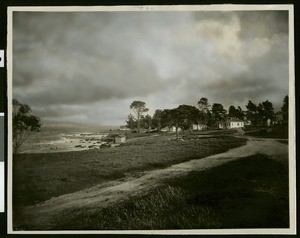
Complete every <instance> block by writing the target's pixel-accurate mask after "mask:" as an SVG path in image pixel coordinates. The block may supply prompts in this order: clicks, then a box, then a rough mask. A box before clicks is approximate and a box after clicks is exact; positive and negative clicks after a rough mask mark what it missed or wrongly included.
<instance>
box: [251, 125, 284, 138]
mask: <svg viewBox="0 0 300 238" xmlns="http://www.w3.org/2000/svg"><path fill="white" fill-rule="evenodd" d="M252 130H254V131H249V132H246V133H245V135H248V136H254V137H260V138H278V139H288V137H289V129H288V125H275V126H272V127H256V128H255V127H252Z"/></svg>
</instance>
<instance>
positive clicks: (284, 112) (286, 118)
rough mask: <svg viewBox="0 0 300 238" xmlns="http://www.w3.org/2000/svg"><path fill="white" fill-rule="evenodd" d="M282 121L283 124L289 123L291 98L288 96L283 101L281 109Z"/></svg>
mask: <svg viewBox="0 0 300 238" xmlns="http://www.w3.org/2000/svg"><path fill="white" fill-rule="evenodd" d="M281 111H282V120H283V123H288V121H289V96H288V95H286V96H285V97H284V99H283V105H282V107H281Z"/></svg>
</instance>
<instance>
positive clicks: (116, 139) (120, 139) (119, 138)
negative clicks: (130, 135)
mask: <svg viewBox="0 0 300 238" xmlns="http://www.w3.org/2000/svg"><path fill="white" fill-rule="evenodd" d="M125 140H126V137H125V136H124V135H116V136H115V137H114V142H115V143H116V144H120V143H122V142H124V141H125Z"/></svg>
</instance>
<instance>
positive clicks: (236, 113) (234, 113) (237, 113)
mask: <svg viewBox="0 0 300 238" xmlns="http://www.w3.org/2000/svg"><path fill="white" fill-rule="evenodd" d="M228 117H231V118H238V119H240V120H244V112H243V110H242V108H241V107H240V106H238V107H237V108H235V107H234V106H230V107H229V109H228Z"/></svg>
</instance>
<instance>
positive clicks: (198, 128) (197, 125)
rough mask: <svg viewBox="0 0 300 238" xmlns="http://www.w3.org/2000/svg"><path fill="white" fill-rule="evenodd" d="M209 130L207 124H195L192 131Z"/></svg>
mask: <svg viewBox="0 0 300 238" xmlns="http://www.w3.org/2000/svg"><path fill="white" fill-rule="evenodd" d="M206 129H207V125H205V124H200V125H199V124H193V125H192V130H193V131H201V130H206Z"/></svg>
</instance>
